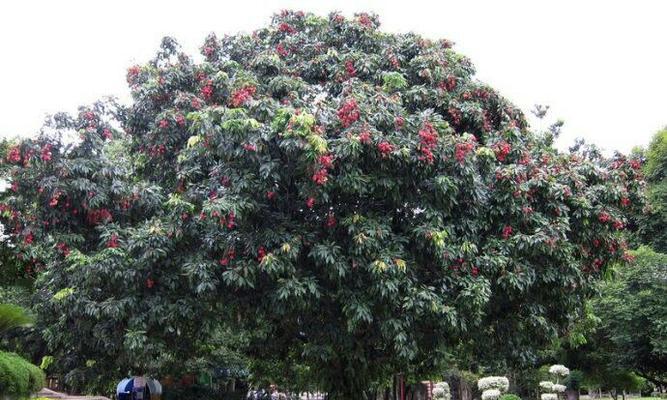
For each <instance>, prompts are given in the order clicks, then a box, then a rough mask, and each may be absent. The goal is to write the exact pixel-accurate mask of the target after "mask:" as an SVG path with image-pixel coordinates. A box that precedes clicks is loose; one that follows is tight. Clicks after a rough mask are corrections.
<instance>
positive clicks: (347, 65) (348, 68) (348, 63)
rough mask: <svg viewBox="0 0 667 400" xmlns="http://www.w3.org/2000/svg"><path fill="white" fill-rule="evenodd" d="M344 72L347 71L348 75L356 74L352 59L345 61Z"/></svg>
mask: <svg viewBox="0 0 667 400" xmlns="http://www.w3.org/2000/svg"><path fill="white" fill-rule="evenodd" d="M345 72H347V76H349V77H353V76H355V75H356V74H357V69H356V68H354V62H352V60H347V61H345Z"/></svg>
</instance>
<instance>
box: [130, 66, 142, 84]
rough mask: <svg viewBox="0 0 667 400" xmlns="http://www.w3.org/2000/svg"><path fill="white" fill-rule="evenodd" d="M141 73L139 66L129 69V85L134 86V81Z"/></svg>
mask: <svg viewBox="0 0 667 400" xmlns="http://www.w3.org/2000/svg"><path fill="white" fill-rule="evenodd" d="M139 73H141V68H140V67H139V66H138V65H135V66H133V67H130V68H128V70H127V83H129V84H134V81H135V80H136V79H137V77H138V76H139Z"/></svg>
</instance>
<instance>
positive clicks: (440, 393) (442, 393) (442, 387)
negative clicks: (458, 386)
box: [433, 382, 451, 400]
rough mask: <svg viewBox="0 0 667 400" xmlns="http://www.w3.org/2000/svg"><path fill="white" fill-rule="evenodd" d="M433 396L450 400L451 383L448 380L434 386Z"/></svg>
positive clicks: (442, 399)
mask: <svg viewBox="0 0 667 400" xmlns="http://www.w3.org/2000/svg"><path fill="white" fill-rule="evenodd" d="M433 398H434V399H436V400H449V399H451V396H450V394H449V384H448V383H447V382H438V383H436V384H435V387H434V388H433Z"/></svg>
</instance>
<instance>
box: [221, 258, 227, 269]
mask: <svg viewBox="0 0 667 400" xmlns="http://www.w3.org/2000/svg"><path fill="white" fill-rule="evenodd" d="M220 265H222V266H223V267H226V266H228V265H229V258H227V257H223V258H221V259H220Z"/></svg>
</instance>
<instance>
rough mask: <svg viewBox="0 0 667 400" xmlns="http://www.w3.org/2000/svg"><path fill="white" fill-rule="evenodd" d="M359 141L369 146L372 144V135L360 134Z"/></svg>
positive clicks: (363, 132)
mask: <svg viewBox="0 0 667 400" xmlns="http://www.w3.org/2000/svg"><path fill="white" fill-rule="evenodd" d="M359 141H360V142H361V143H363V144H369V143H370V142H371V133H370V132H368V131H362V132H361V133H360V134H359Z"/></svg>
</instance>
